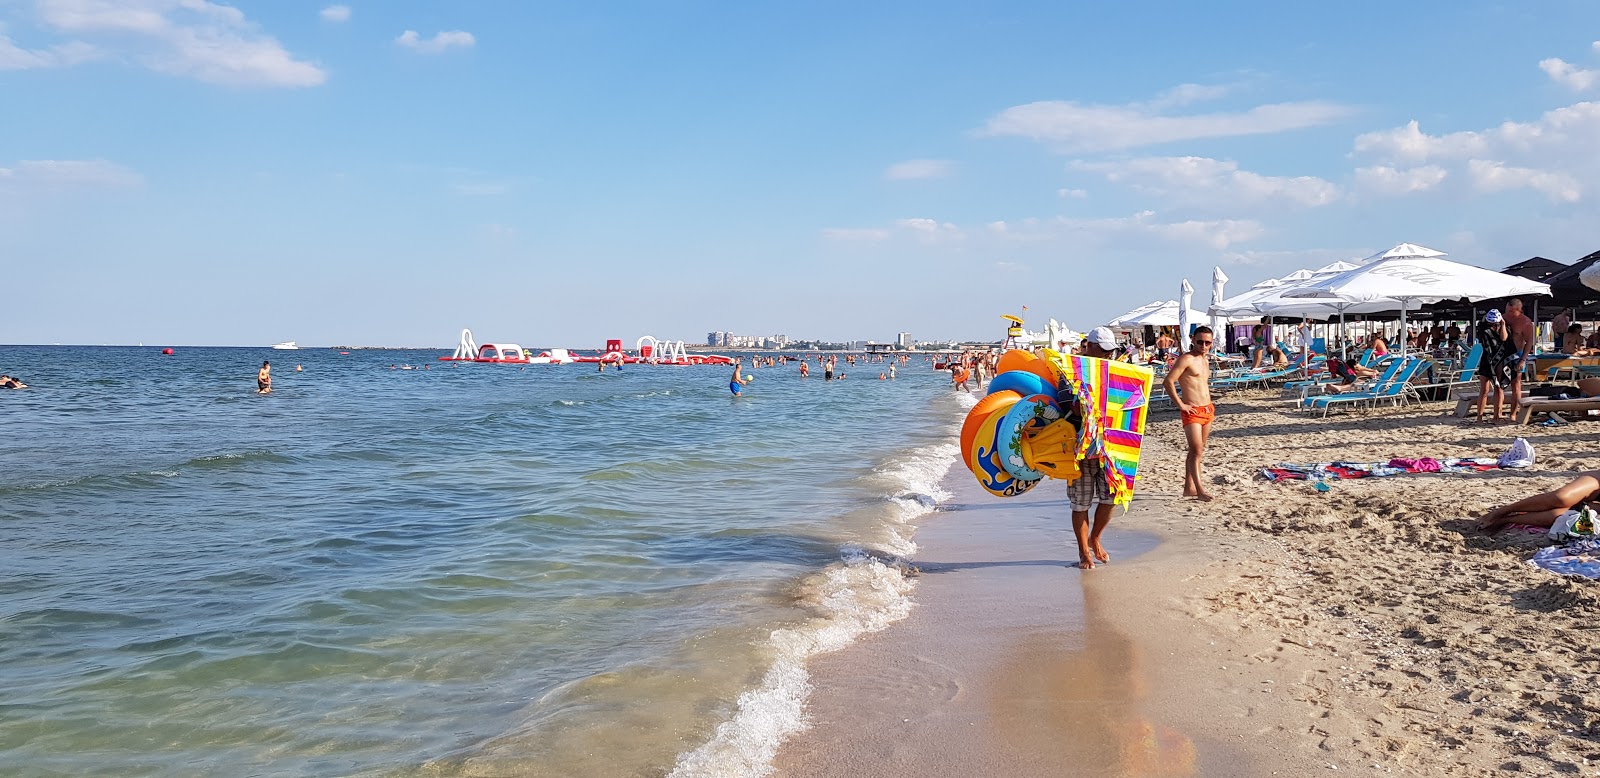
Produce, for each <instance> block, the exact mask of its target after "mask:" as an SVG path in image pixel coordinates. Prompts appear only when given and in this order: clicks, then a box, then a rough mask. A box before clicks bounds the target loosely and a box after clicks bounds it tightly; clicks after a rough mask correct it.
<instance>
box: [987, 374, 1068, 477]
mask: <svg viewBox="0 0 1600 778" xmlns="http://www.w3.org/2000/svg"><path fill="white" fill-rule="evenodd" d="M1059 418H1061V408H1060V407H1058V406H1057V405H1056V400H1055V398H1054V397H1051V396H1049V395H1043V394H1036V395H1034V396H1032V397H1026V398H1023V399H1022V400H1021V401H1020V402H1017V403H1014V404H1012V406H1011V407H1010V408H1009V409H1008V410H1007V411H1006V415H1004V416H1002V417H1000V423H999V424H998V425H996V427H995V439H994V445H995V448H997V449H999V451H1000V466H1001V467H1003V468H1005V469H1006V472H1008V473H1010V474H1012V475H1013V476H1016V477H1017V478H1021V479H1023V480H1024V481H1037V480H1039V479H1041V478H1043V477H1044V473H1041V472H1039V471H1038V470H1035V469H1033V468H1032V467H1029V466H1028V463H1027V462H1026V461H1024V459H1023V456H1022V433H1023V432H1024V431H1025V430H1027V429H1028V428H1029V427H1043V426H1044V425H1046V424H1049V423H1050V422H1052V421H1055V420H1056V419H1059Z"/></svg>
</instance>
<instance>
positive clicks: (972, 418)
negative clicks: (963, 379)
mask: <svg viewBox="0 0 1600 778" xmlns="http://www.w3.org/2000/svg"><path fill="white" fill-rule="evenodd" d="M1021 399H1022V395H1020V394H1018V393H1016V392H993V393H991V394H989V395H988V396H987V397H980V398H978V404H977V405H974V406H972V410H970V411H967V418H966V420H965V421H963V422H961V461H962V462H963V463H965V462H971V461H972V443H973V441H974V440H976V439H977V435H978V426H979V425H980V424H982V423H983V420H984V419H986V418H988V416H989V414H991V413H993V412H994V411H995V409H996V408H1000V407H1010V405H1011V404H1012V403H1014V402H1016V401H1018V400H1021Z"/></svg>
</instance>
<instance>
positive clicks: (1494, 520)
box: [1478, 470, 1600, 533]
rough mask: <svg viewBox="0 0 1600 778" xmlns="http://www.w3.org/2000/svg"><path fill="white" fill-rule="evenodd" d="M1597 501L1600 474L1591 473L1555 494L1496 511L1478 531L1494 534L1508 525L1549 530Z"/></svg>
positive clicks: (1534, 497) (1518, 502)
mask: <svg viewBox="0 0 1600 778" xmlns="http://www.w3.org/2000/svg"><path fill="white" fill-rule="evenodd" d="M1595 501H1600V470H1590V471H1589V472H1587V473H1584V474H1583V475H1580V476H1578V477H1577V478H1574V479H1572V480H1571V481H1569V482H1568V483H1567V485H1566V486H1563V487H1561V488H1560V489H1557V490H1555V491H1553V492H1545V493H1544V494H1536V495H1534V496H1532V497H1528V498H1526V499H1522V500H1518V501H1516V502H1514V503H1511V504H1510V505H1502V506H1500V507H1498V508H1495V509H1494V510H1492V511H1489V512H1488V513H1486V514H1484V515H1483V518H1481V519H1478V529H1481V530H1483V531H1484V532H1490V533H1492V532H1495V531H1498V530H1499V529H1500V528H1501V527H1503V526H1505V525H1507V524H1526V525H1528V526H1530V527H1548V526H1550V525H1552V524H1554V523H1556V519H1558V518H1561V514H1563V513H1566V512H1567V511H1570V510H1573V509H1574V508H1577V507H1578V506H1579V505H1582V504H1584V503H1586V502H1595Z"/></svg>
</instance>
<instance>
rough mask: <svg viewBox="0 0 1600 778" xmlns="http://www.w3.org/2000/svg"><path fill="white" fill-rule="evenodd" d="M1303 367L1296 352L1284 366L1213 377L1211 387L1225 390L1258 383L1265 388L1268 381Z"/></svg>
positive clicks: (1283, 376) (1290, 373) (1285, 376)
mask: <svg viewBox="0 0 1600 778" xmlns="http://www.w3.org/2000/svg"><path fill="white" fill-rule="evenodd" d="M1305 368H1306V365H1305V362H1304V361H1303V360H1302V359H1301V358H1300V356H1299V355H1298V354H1297V355H1295V358H1294V359H1292V360H1290V361H1289V364H1288V365H1287V366H1285V367H1281V368H1272V369H1270V370H1269V369H1266V368H1263V369H1262V370H1260V371H1256V372H1249V373H1244V374H1241V375H1237V376H1232V377H1229V378H1220V379H1214V380H1212V382H1211V388H1212V389H1222V390H1227V389H1236V388H1248V387H1250V386H1253V385H1255V384H1260V385H1261V386H1262V387H1263V388H1265V387H1266V386H1267V384H1268V383H1270V382H1272V381H1275V380H1278V379H1282V378H1288V377H1290V376H1293V375H1294V374H1296V373H1299V372H1300V371H1302V370H1304V369H1305Z"/></svg>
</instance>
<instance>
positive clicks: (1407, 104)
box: [0, 0, 1600, 348]
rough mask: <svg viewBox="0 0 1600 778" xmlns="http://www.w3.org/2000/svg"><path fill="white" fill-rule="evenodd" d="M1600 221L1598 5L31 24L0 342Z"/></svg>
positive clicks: (185, 331)
mask: <svg viewBox="0 0 1600 778" xmlns="http://www.w3.org/2000/svg"><path fill="white" fill-rule="evenodd" d="M1412 122H1415V126H1413V125H1412V124H1411V123H1412ZM1597 203H1600V4H1597V3H1593V2H1586V1H1585V2H1579V1H1576V0H1573V1H1569V2H1542V3H1477V2H1449V3H1345V4H1339V5H1337V6H1327V7H1315V8H1313V7H1308V6H1305V4H1292V3H1232V4H1198V3H1166V4H1163V3H1137V4H1135V3H1107V4H1103V5H1102V6H1101V7H1067V4H1060V3H1022V2H1019V3H1009V4H1003V6H1002V7H995V8H978V7H974V5H973V4H971V3H930V2H917V3H887V2H886V3H870V4H863V3H826V2H823V3H806V4H797V5H794V6H778V5H775V4H764V3H696V2H678V3H638V4H628V3H523V2H473V3H438V2H428V3H424V2H391V1H387V0H386V2H382V3H362V2H350V3H347V4H340V5H331V4H328V3H300V2H292V1H291V0H274V1H273V2H265V1H264V0H258V1H256V2H236V3H231V4H225V3H221V2H205V0H0V301H3V302H0V305H3V307H4V310H5V312H6V313H5V315H4V316H0V343H51V342H64V343H134V342H140V341H142V342H144V343H147V344H156V343H177V344H264V343H270V342H274V341H278V340H285V339H295V340H298V341H300V342H302V343H307V344H318V345H325V344H332V343H360V344H396V345H398V344H414V345H439V346H450V345H452V344H453V343H454V341H455V336H456V334H457V332H459V330H460V328H461V327H463V326H468V327H471V328H472V329H473V331H474V332H475V333H476V334H477V336H478V338H479V340H480V341H483V340H516V341H519V342H522V343H523V344H525V345H534V344H537V345H541V346H554V345H563V346H569V347H577V348H591V347H596V346H598V345H600V344H601V342H602V341H603V339H605V338H607V337H620V338H623V339H625V340H627V341H629V342H631V341H632V340H633V339H634V338H636V337H638V336H639V335H642V334H647V333H648V334H654V335H656V336H657V337H663V338H667V337H670V338H674V339H677V338H681V339H685V340H689V341H691V342H693V341H696V340H699V339H701V338H703V336H704V333H705V332H706V331H707V330H713V329H716V330H733V331H735V332H740V333H750V334H774V333H784V334H788V335H790V336H791V337H822V338H834V339H845V338H878V339H891V338H893V336H894V333H895V332H897V331H900V330H910V331H911V332H913V333H914V334H915V335H916V336H917V337H919V338H951V337H960V338H973V337H985V336H991V335H998V334H1000V332H1001V330H1000V328H999V326H997V325H999V323H1000V322H999V319H998V315H999V314H1000V313H1004V312H1014V311H1016V310H1018V309H1019V308H1020V307H1021V306H1022V305H1027V306H1029V311H1030V315H1031V316H1052V317H1055V318H1058V319H1061V320H1063V321H1065V322H1067V323H1069V324H1071V325H1074V326H1078V327H1089V326H1093V325H1095V324H1097V323H1099V322H1101V321H1104V320H1106V319H1108V318H1110V317H1111V316H1114V315H1116V314H1119V313H1121V312H1123V311H1125V310H1127V309H1130V308H1133V307H1135V306H1137V305H1139V304H1141V303H1144V302H1146V301H1148V300H1151V299H1155V298H1171V297H1175V296H1176V294H1177V287H1178V285H1179V279H1180V278H1182V277H1185V276H1187V277H1188V278H1189V279H1190V280H1191V281H1192V282H1193V283H1194V285H1195V287H1196V288H1197V289H1200V290H1201V292H1199V293H1198V294H1197V296H1196V300H1197V303H1198V302H1204V301H1205V299H1207V298H1208V296H1209V295H1208V291H1209V278H1210V273H1211V267H1212V266H1213V265H1221V266H1222V267H1223V268H1224V270H1225V272H1227V273H1228V275H1230V276H1231V277H1232V279H1233V283H1232V285H1231V286H1230V289H1231V290H1234V291H1238V290H1242V289H1243V288H1245V287H1246V286H1248V285H1249V284H1250V283H1253V282H1254V281H1257V280H1260V279H1262V278H1266V277H1269V276H1280V275H1283V274H1286V273H1288V272H1290V271H1293V270H1295V269H1298V268H1301V267H1318V266H1321V265H1324V264H1327V263H1328V262H1331V261H1333V260H1335V259H1350V258H1354V257H1360V256H1365V255H1367V254H1370V253H1372V252H1374V251H1377V250H1381V249H1383V248H1387V247H1388V246H1391V245H1393V244H1395V243H1399V242H1402V241H1410V242H1415V243H1420V244H1423V245H1426V246H1431V247H1433V248H1437V249H1440V250H1443V251H1447V252H1449V254H1450V255H1451V257H1452V258H1455V259H1458V260H1461V261H1466V262H1471V263H1474V264H1479V265H1483V266H1486V267H1501V266H1504V265H1506V264H1509V263H1511V262H1513V261H1517V260H1520V259H1524V258H1526V257H1528V256H1532V255H1535V254H1539V255H1543V256H1547V257H1550V258H1553V259H1557V260H1561V261H1570V260H1572V259H1575V258H1577V257H1579V256H1582V255H1583V254H1587V253H1588V252H1591V251H1594V250H1596V249H1600V228H1597V227H1596V225H1600V206H1597V205H1596V204H1597Z"/></svg>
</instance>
